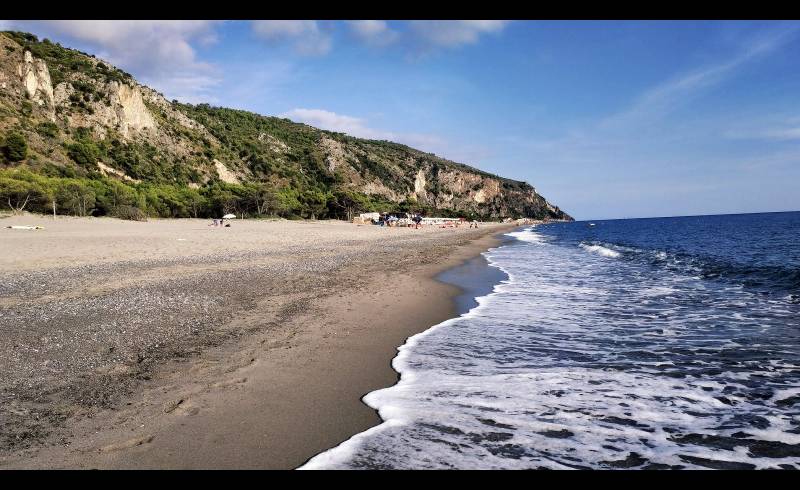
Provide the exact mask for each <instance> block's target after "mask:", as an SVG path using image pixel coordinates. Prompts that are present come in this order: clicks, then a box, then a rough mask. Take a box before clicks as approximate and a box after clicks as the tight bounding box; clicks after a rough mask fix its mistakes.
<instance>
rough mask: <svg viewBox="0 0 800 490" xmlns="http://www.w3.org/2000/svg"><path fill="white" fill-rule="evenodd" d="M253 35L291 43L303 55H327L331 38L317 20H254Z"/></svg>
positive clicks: (267, 39)
mask: <svg viewBox="0 0 800 490" xmlns="http://www.w3.org/2000/svg"><path fill="white" fill-rule="evenodd" d="M252 29H253V33H254V34H255V35H256V36H258V37H259V38H261V39H264V40H266V41H270V42H286V41H288V42H290V43H292V45H293V47H294V50H295V51H296V52H297V53H298V54H302V55H323V54H327V53H328V52H329V51H330V50H331V47H332V41H331V36H330V34H329V33H328V32H326V31H325V30H324V29H322V28H321V27H320V25H319V23H318V22H317V21H316V20H254V21H253V22H252Z"/></svg>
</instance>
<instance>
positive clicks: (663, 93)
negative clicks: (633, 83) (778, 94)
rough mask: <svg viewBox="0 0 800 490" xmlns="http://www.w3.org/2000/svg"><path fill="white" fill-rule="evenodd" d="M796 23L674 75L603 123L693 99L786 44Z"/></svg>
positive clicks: (644, 116)
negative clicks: (723, 57)
mask: <svg viewBox="0 0 800 490" xmlns="http://www.w3.org/2000/svg"><path fill="white" fill-rule="evenodd" d="M797 30H798V29H797V27H789V28H781V29H775V30H772V31H768V32H766V33H765V34H763V35H762V36H761V37H760V38H757V39H754V40H751V41H750V42H749V44H747V45H745V46H744V48H743V49H742V50H740V52H739V53H737V54H736V55H735V56H733V57H731V58H729V59H727V60H724V61H721V62H718V63H715V64H710V65H707V66H703V67H700V68H698V69H696V70H693V71H691V72H689V73H685V74H683V75H681V76H678V77H675V78H673V79H671V80H667V81H666V82H664V83H662V84H660V85H657V86H655V87H653V88H651V89H649V90H647V91H646V92H644V93H643V94H642V95H641V96H640V97H639V98H638V99H636V100H635V101H634V103H633V105H632V106H631V107H630V108H628V109H627V110H626V111H623V112H621V113H618V114H616V115H614V116H612V117H609V118H607V119H606V120H605V121H603V122H602V124H601V126H603V127H609V128H611V127H622V126H625V127H630V126H636V125H638V124H640V123H641V122H642V121H645V120H653V119H658V118H660V117H662V116H664V115H666V114H668V113H669V112H671V111H672V110H674V109H675V108H676V107H677V106H678V105H679V104H680V103H683V102H686V101H687V100H690V99H691V98H692V97H694V96H696V95H697V94H699V93H700V92H701V91H702V90H703V89H706V88H710V87H713V86H715V85H719V84H720V83H722V82H724V81H725V80H726V79H727V78H729V77H730V76H731V75H732V74H733V73H734V72H735V71H736V70H737V69H738V68H740V67H742V66H744V65H746V64H748V63H750V62H753V61H755V60H757V59H759V58H761V57H763V56H765V55H767V54H769V53H771V52H773V51H775V50H776V49H778V48H779V47H781V46H782V45H784V44H786V42H788V41H789V40H790V39H791V38H792V37H793V36H794V35H795V34H796V32H797Z"/></svg>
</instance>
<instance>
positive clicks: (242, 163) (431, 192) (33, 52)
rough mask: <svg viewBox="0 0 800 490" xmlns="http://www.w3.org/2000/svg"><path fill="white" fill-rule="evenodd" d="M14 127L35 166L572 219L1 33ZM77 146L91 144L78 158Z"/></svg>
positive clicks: (1, 119)
mask: <svg viewBox="0 0 800 490" xmlns="http://www.w3.org/2000/svg"><path fill="white" fill-rule="evenodd" d="M12 131H14V132H18V133H21V134H23V135H24V136H25V138H26V140H27V142H28V145H29V149H30V150H29V158H28V161H27V162H25V163H27V164H28V165H29V166H31V167H32V168H34V169H35V168H37V167H40V166H42V165H46V164H49V165H56V166H61V167H76V168H78V167H80V166H81V165H82V166H83V167H84V168H83V170H84V171H85V170H86V168H85V167H86V166H87V165H89V166H90V167H92V168H90V169H89V170H91V171H99V172H101V173H102V174H103V175H106V176H110V177H113V178H119V179H120V180H122V181H125V182H137V183H139V182H145V183H146V182H153V183H168V184H172V185H185V186H189V187H192V188H200V187H202V186H206V185H210V184H212V183H214V182H217V181H221V182H225V183H229V184H231V185H234V184H235V185H243V184H247V183H249V182H263V183H268V184H269V185H272V186H275V187H276V188H285V189H295V190H296V191H297V194H298V195H302V194H303V193H304V192H307V191H308V190H315V192H316V191H325V192H327V191H332V190H334V189H338V190H344V191H350V192H355V193H358V194H361V195H365V196H372V197H374V198H377V199H380V200H382V202H387V203H396V204H406V205H411V206H413V205H420V206H426V207H428V208H431V209H437V210H449V211H452V212H453V213H462V212H463V213H473V214H475V215H481V216H485V217H492V218H502V217H523V216H525V217H536V218H545V217H547V218H553V219H569V216H568V215H566V214H565V213H563V212H562V211H561V210H559V209H558V208H557V207H556V206H553V205H552V204H550V203H548V202H547V201H546V200H545V199H544V198H543V197H542V196H540V195H539V194H538V193H537V192H536V191H535V189H534V188H533V187H531V186H530V185H528V184H527V183H524V182H518V181H513V180H509V179H504V178H502V177H498V176H495V175H491V174H488V173H485V172H482V171H480V170H478V169H474V168H471V167H468V166H465V165H461V164H457V163H455V162H451V161H448V160H446V159H443V158H440V157H437V156H435V155H432V154H429V153H425V152H421V151H418V150H415V149H413V148H409V147H406V146H404V145H399V144H395V143H390V142H386V141H371V140H362V139H358V138H353V137H350V136H347V135H343V134H340V133H333V132H329V131H323V130H319V129H316V128H312V127H310V126H306V125H304V124H297V123H293V122H291V121H289V120H286V119H278V118H273V117H265V116H260V115H257V114H252V113H248V112H245V111H234V110H230V109H223V108H214V107H210V106H207V105H202V104H201V105H198V106H192V105H187V104H179V103H177V102H175V101H172V102H170V101H167V100H166V99H165V98H164V97H163V96H162V95H161V94H159V93H158V92H156V91H154V90H152V89H150V88H148V87H145V86H142V85H140V84H138V83H136V81H135V80H134V79H133V78H132V77H130V75H127V74H125V73H124V72H121V71H120V70H118V69H116V68H114V67H113V66H111V65H109V64H107V63H105V62H104V61H102V60H98V59H96V58H94V57H92V56H89V55H86V54H84V53H80V52H77V51H74V50H70V49H66V48H63V47H61V46H59V45H55V44H52V43H50V42H48V41H39V40H38V39H36V38H35V37H33V36H31V35H29V34H24V33H9V32H6V33H2V34H0V133H1V134H5V133H8V132H12ZM81 145H83V147H85V148H89V149H92V148H94V150H92V151H88V152H84V153H86V154H87V155H88V157H86V158H84V157H81V153H80V152H79V151H78V150H76V148H77V147H79V146H81ZM76 155H77V157H76ZM87 158H88V160H90V161H89V162H88V163H87ZM79 170H80V168H79Z"/></svg>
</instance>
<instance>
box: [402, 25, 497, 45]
mask: <svg viewBox="0 0 800 490" xmlns="http://www.w3.org/2000/svg"><path fill="white" fill-rule="evenodd" d="M508 22H509V21H507V20H416V21H412V22H410V25H411V30H412V31H413V33H414V34H415V35H416V37H417V38H418V40H419V41H420V42H421V43H422V44H423V45H425V46H426V47H429V48H431V47H440V48H454V47H458V46H462V45H465V44H475V43H477V42H478V40H479V39H480V37H481V36H482V35H484V34H496V33H499V32H501V31H502V30H503V29H505V27H506V25H508Z"/></svg>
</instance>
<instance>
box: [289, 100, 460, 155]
mask: <svg viewBox="0 0 800 490" xmlns="http://www.w3.org/2000/svg"><path fill="white" fill-rule="evenodd" d="M281 117H287V118H289V119H291V120H293V121H297V122H302V123H305V124H308V125H310V126H314V127H317V128H321V129H327V130H328V131H336V132H338V133H346V134H349V135H350V136H355V137H358V138H366V139H373V140H386V141H394V142H397V143H403V144H406V145H409V146H412V147H415V148H418V149H421V150H425V151H434V150H433V148H440V149H441V148H442V147H443V146H445V144H446V143H445V141H444V140H443V139H442V138H440V137H438V136H435V135H431V134H421V133H405V132H394V131H385V130H382V129H377V128H373V127H370V126H369V125H368V124H367V121H366V120H364V119H362V118H359V117H353V116H347V115H344V114H337V113H335V112H331V111H326V110H324V109H303V108H297V109H292V110H290V111H287V112H285V113H283V114H281Z"/></svg>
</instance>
